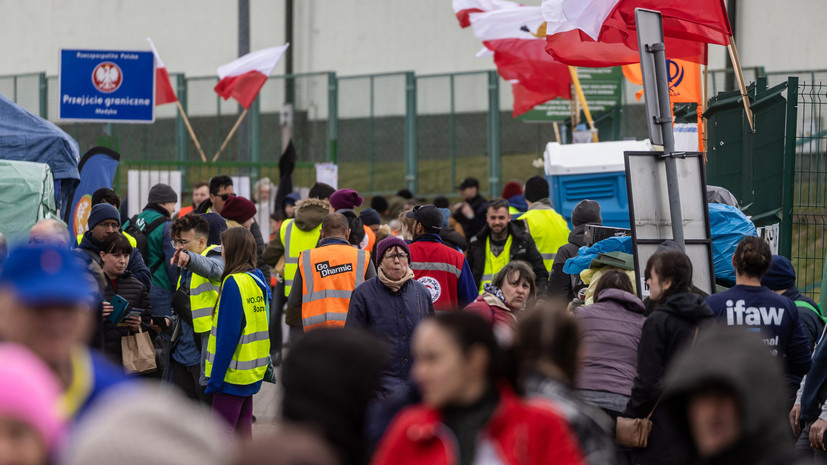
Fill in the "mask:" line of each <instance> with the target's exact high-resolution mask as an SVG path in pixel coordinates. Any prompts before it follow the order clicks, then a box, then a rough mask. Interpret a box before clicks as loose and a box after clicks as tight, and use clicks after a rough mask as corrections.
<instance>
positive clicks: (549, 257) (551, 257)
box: [540, 253, 557, 260]
mask: <svg viewBox="0 0 827 465" xmlns="http://www.w3.org/2000/svg"><path fill="white" fill-rule="evenodd" d="M540 256H541V257H543V260H554V257H556V256H557V254H556V253H541V254H540Z"/></svg>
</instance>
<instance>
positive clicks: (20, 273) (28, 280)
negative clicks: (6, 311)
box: [0, 245, 97, 305]
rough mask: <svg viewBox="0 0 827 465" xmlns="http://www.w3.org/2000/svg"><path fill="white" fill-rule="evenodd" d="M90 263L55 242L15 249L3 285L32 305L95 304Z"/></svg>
mask: <svg viewBox="0 0 827 465" xmlns="http://www.w3.org/2000/svg"><path fill="white" fill-rule="evenodd" d="M93 284H94V283H93V281H92V280H91V279H90V277H89V276H88V274H87V270H86V266H85V265H84V263H83V262H82V261H81V260H80V258H79V257H78V256H77V255H75V253H74V252H72V251H70V250H68V249H64V248H61V247H56V246H52V245H44V246H32V247H19V248H17V249H14V250H12V252H11V253H10V254H9V258H8V259H7V260H6V262H5V263H4V264H3V271H2V273H0V286H3V287H5V286H8V287H10V288H12V289H14V291H15V293H16V294H17V298H18V299H20V300H21V301H23V302H24V303H26V304H28V305H42V304H55V303H57V304H79V303H86V304H89V303H92V302H93V300H94V298H95V297H96V295H97V289H95V288H94V287H93Z"/></svg>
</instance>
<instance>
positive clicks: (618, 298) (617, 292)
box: [595, 289, 645, 315]
mask: <svg viewBox="0 0 827 465" xmlns="http://www.w3.org/2000/svg"><path fill="white" fill-rule="evenodd" d="M595 302H613V303H615V304H617V305H620V306H621V307H623V308H625V309H626V310H628V311H630V312H634V313H640V314H641V315H642V314H643V312H644V310H645V308H644V306H643V302H642V301H641V300H640V299H638V297H637V296H636V295H634V294H631V293H629V292H626V291H624V290H621V289H603V291H602V292H601V293H600V295H599V296H598V297H597V300H596V301H595Z"/></svg>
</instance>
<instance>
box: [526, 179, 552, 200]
mask: <svg viewBox="0 0 827 465" xmlns="http://www.w3.org/2000/svg"><path fill="white" fill-rule="evenodd" d="M524 195H525V199H526V200H527V201H529V202H536V201H538V200H542V199H547V198H548V181H546V178H544V177H542V176H532V177H530V178H528V181H526V182H525V192H524Z"/></svg>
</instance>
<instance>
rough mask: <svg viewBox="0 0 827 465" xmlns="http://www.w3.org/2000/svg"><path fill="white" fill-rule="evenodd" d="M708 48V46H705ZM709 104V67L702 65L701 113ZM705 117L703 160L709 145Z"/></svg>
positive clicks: (704, 119)
mask: <svg viewBox="0 0 827 465" xmlns="http://www.w3.org/2000/svg"><path fill="white" fill-rule="evenodd" d="M707 47H708V46H707ZM707 102H709V65H704V94H703V111H702V113H706V105H707ZM706 119H707V118H706V116H704V117H703V131H704V134H703V148H704V158H705V157H706V152H707V150H709V148H708V147H707V145H708V143H709V137H707V135H706V123H707V121H706Z"/></svg>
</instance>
